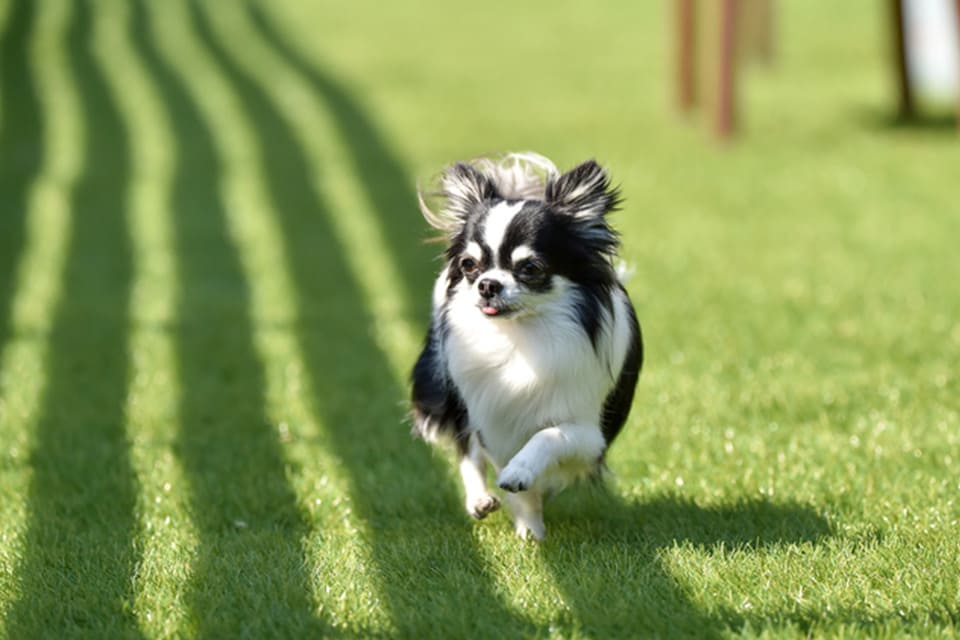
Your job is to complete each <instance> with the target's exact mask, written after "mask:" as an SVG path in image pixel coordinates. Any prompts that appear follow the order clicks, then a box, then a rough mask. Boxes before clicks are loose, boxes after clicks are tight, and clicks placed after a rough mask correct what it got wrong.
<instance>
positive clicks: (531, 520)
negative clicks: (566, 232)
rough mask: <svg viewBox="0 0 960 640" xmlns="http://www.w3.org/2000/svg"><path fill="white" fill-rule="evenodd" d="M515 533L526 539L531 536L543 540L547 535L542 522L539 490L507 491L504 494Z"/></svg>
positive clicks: (541, 499)
mask: <svg viewBox="0 0 960 640" xmlns="http://www.w3.org/2000/svg"><path fill="white" fill-rule="evenodd" d="M504 499H505V500H506V501H507V505H508V506H509V507H510V513H511V515H513V524H514V527H515V528H516V530H517V535H519V536H520V537H521V538H523V539H524V540H526V539H527V538H529V537H531V536H532V537H533V538H535V539H536V540H543V539H544V538H546V537H547V527H546V525H544V524H543V495H542V494H541V493H540V492H539V491H523V492H521V493H508V494H506V495H505V496H504Z"/></svg>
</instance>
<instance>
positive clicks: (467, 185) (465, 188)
mask: <svg viewBox="0 0 960 640" xmlns="http://www.w3.org/2000/svg"><path fill="white" fill-rule="evenodd" d="M418 195H419V198H420V211H421V212H422V213H423V217H424V219H425V220H426V221H427V223H428V224H429V225H430V226H431V227H433V228H434V229H438V230H439V231H443V232H445V233H453V232H454V231H456V230H457V229H458V228H459V227H461V226H462V225H463V223H464V221H466V219H467V218H468V217H469V216H470V214H471V212H472V211H473V209H474V207H475V206H476V205H478V204H480V203H482V202H484V201H486V200H492V199H494V198H498V197H500V196H499V193H498V192H497V187H496V185H495V184H494V183H493V181H492V180H491V179H490V177H489V176H487V175H485V174H484V173H482V172H481V171H479V170H477V169H476V168H475V167H474V166H472V165H470V164H468V163H466V162H458V163H456V164H454V165H452V166H450V167H449V168H447V170H446V171H444V173H443V175H442V176H441V177H440V190H439V193H437V194H436V195H437V196H439V197H440V198H442V199H443V204H442V205H441V206H439V207H437V208H436V210H434V209H431V208H430V206H428V205H427V203H426V201H425V199H424V197H423V193H422V192H421V193H419V194H418Z"/></svg>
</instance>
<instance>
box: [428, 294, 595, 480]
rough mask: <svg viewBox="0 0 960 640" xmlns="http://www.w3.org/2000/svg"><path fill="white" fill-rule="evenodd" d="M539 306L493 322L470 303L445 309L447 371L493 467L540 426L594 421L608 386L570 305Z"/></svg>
mask: <svg viewBox="0 0 960 640" xmlns="http://www.w3.org/2000/svg"><path fill="white" fill-rule="evenodd" d="M539 311H540V313H538V314H537V315H536V316H533V317H522V316H521V317H518V318H505V319H497V318H486V317H484V316H483V315H482V314H480V313H479V312H478V310H477V309H476V308H475V307H474V306H472V305H469V306H468V305H461V304H453V305H451V307H450V309H449V314H450V315H449V320H450V334H449V336H448V338H447V345H446V355H447V359H448V360H447V361H448V363H449V368H450V375H451V377H452V378H453V380H454V382H455V383H456V385H457V388H458V389H459V390H460V392H461V394H462V395H463V400H464V402H465V403H466V406H467V411H468V414H469V416H470V427H471V428H472V429H475V430H477V431H479V432H480V435H481V439H482V442H483V446H484V449H485V450H486V452H487V455H488V456H489V457H490V459H491V461H492V462H493V463H494V464H495V465H497V467H498V468H502V467H503V466H505V465H506V464H507V462H509V461H510V459H511V458H513V456H514V455H515V454H516V453H517V452H518V451H519V450H520V449H521V448H522V447H523V445H524V444H525V443H526V442H527V441H528V440H529V439H530V437H531V436H532V435H533V434H534V433H536V432H537V431H540V430H541V429H544V428H546V427H550V426H554V425H557V424H561V423H578V424H597V422H598V420H599V417H600V412H601V409H602V406H603V401H604V398H605V396H606V394H607V393H608V391H609V389H610V387H611V386H612V384H613V380H612V379H611V377H610V376H611V373H610V370H609V367H608V366H607V364H606V363H605V362H602V361H601V358H600V357H599V356H598V355H597V351H595V350H594V347H593V345H592V344H591V342H590V339H589V337H588V336H587V335H586V334H585V333H584V331H583V328H582V326H581V325H580V324H579V323H578V321H577V319H576V318H575V317H573V316H572V315H570V314H569V306H568V305H561V304H560V303H559V302H558V305H557V309H555V310H554V309H549V308H548V309H543V308H541V309H540V310H539ZM544 311H546V313H543V312H544ZM604 342H606V340H604ZM600 352H601V353H602V349H601V351H600Z"/></svg>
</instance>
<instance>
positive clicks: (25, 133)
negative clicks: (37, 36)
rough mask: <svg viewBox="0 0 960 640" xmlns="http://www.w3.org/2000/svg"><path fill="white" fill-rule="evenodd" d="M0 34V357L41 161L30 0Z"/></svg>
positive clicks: (18, 3)
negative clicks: (33, 186)
mask: <svg viewBox="0 0 960 640" xmlns="http://www.w3.org/2000/svg"><path fill="white" fill-rule="evenodd" d="M11 5H12V6H11V7H10V8H9V9H8V15H7V21H6V26H5V28H4V30H3V33H2V34H0V194H2V196H0V355H2V354H3V352H4V346H5V345H6V344H7V340H8V339H9V337H10V333H11V331H12V327H11V324H12V321H13V318H12V317H11V314H12V304H13V297H14V295H15V292H16V287H17V267H18V266H19V263H20V256H21V253H22V252H23V244H24V241H25V238H24V235H25V233H26V231H25V228H24V227H25V223H26V217H27V206H28V204H29V203H28V202H27V199H28V197H29V193H30V187H31V186H32V185H33V180H34V178H35V177H36V176H37V174H39V172H40V169H41V167H42V165H43V151H44V149H43V137H44V127H43V121H42V120H41V118H40V116H41V114H42V113H43V112H42V107H41V105H40V99H39V97H38V96H37V87H36V81H35V80H34V78H33V76H32V74H31V73H30V63H29V41H30V34H31V33H32V31H33V29H32V27H33V12H34V3H33V2H31V0H15V1H13V2H12V3H11Z"/></svg>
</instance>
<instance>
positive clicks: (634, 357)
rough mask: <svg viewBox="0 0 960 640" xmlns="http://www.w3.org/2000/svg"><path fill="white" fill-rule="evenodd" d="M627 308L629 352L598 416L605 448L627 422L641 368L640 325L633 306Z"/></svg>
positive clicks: (641, 341) (641, 339)
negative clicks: (615, 384) (628, 312)
mask: <svg viewBox="0 0 960 640" xmlns="http://www.w3.org/2000/svg"><path fill="white" fill-rule="evenodd" d="M629 308H630V329H631V334H632V338H631V341H630V350H629V351H628V352H627V357H626V359H625V360H624V362H623V368H622V369H621V370H620V377H619V378H618V379H617V386H615V387H614V388H613V391H611V392H610V394H609V395H608V396H607V398H606V400H605V401H604V403H603V413H602V415H601V416H600V430H601V431H602V432H603V439H604V441H605V442H606V443H607V446H610V443H611V442H613V439H614V438H616V437H617V434H618V433H620V430H621V429H622V428H623V425H624V423H625V422H626V421H627V416H628V415H629V414H630V406H631V405H632V404H633V393H634V391H635V390H636V387H637V380H638V379H639V377H640V369H641V368H642V367H643V336H642V335H641V334H640V324H639V323H638V322H637V315H636V313H635V312H634V310H633V306H632V305H631V306H630V307H629Z"/></svg>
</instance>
